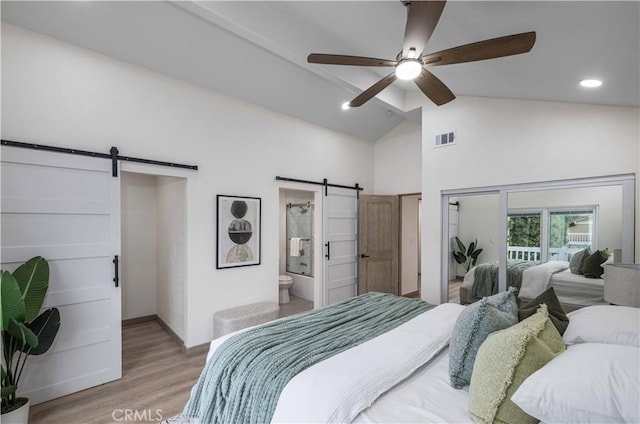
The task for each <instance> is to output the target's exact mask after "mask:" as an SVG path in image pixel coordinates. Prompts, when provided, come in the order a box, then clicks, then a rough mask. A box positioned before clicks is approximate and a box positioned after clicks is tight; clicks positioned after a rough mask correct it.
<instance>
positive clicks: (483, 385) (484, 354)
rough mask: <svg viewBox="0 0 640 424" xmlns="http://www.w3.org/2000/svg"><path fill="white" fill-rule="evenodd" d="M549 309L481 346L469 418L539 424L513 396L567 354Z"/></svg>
mask: <svg viewBox="0 0 640 424" xmlns="http://www.w3.org/2000/svg"><path fill="white" fill-rule="evenodd" d="M565 349H566V348H565V345H564V343H563V341H562V337H560V334H559V333H558V330H556V328H555V327H554V326H553V324H552V323H551V321H550V320H549V313H548V311H547V306H546V305H541V306H540V308H539V309H538V312H536V313H535V314H533V315H532V316H530V317H529V318H527V319H525V320H524V321H522V322H520V323H518V324H516V325H514V326H512V327H509V328H506V329H504V330H500V331H496V332H495V333H492V334H490V335H489V337H487V339H486V340H485V342H484V343H483V344H482V346H480V349H479V350H478V354H477V356H476V362H475V364H474V366H473V374H472V376H471V384H470V385H469V414H470V415H471V418H473V420H474V421H475V422H476V423H496V422H497V423H524V424H527V423H531V424H533V423H538V420H537V419H536V418H534V417H532V416H530V415H527V414H526V413H525V412H524V411H523V410H522V409H520V408H519V407H518V406H517V405H516V404H515V403H513V402H512V401H511V396H512V395H513V394H514V393H515V391H516V390H517V389H518V387H520V385H521V384H522V382H523V381H524V380H525V379H526V378H527V377H529V376H530V375H531V374H533V373H534V372H536V371H537V370H539V369H540V368H542V367H543V366H544V365H545V364H546V363H547V362H549V361H550V360H552V359H553V358H554V357H556V356H557V355H559V354H560V353H562V352H564V350H565Z"/></svg>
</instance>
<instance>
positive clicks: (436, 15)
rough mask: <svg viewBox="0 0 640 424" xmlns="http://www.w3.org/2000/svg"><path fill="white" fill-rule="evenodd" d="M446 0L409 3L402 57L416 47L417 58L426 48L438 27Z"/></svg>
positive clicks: (416, 0)
mask: <svg viewBox="0 0 640 424" xmlns="http://www.w3.org/2000/svg"><path fill="white" fill-rule="evenodd" d="M445 3H446V0H437V1H436V0H433V1H432V0H429V1H421V0H413V1H411V2H409V4H408V5H407V26H406V27H405V30H404V44H403V45H402V57H408V55H409V50H410V49H411V48H414V49H415V56H413V58H415V59H417V58H418V57H420V54H421V53H422V51H423V50H424V46H425V45H426V44H427V41H429V39H430V38H431V34H433V31H434V30H435V29H436V25H437V24H438V20H440V15H442V10H443V9H444V5H445Z"/></svg>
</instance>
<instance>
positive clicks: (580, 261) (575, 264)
mask: <svg viewBox="0 0 640 424" xmlns="http://www.w3.org/2000/svg"><path fill="white" fill-rule="evenodd" d="M590 254H591V251H590V250H589V248H588V247H587V248H586V249H582V250H578V251H577V252H576V253H574V254H573V255H571V259H570V260H569V270H570V271H571V273H572V274H580V275H581V274H582V272H583V266H584V259H585V258H586V257H587V256H589V255H590Z"/></svg>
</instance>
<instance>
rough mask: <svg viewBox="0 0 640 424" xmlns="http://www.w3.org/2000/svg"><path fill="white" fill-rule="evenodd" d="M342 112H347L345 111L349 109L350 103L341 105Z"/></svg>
mask: <svg viewBox="0 0 640 424" xmlns="http://www.w3.org/2000/svg"><path fill="white" fill-rule="evenodd" d="M341 107H342V110H347V109H351V104H350V102H344V103H342V106H341Z"/></svg>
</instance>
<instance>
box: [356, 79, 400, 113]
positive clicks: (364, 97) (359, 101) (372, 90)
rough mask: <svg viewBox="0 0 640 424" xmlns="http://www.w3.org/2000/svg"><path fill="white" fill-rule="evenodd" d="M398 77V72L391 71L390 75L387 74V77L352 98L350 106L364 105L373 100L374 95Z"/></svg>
mask: <svg viewBox="0 0 640 424" xmlns="http://www.w3.org/2000/svg"><path fill="white" fill-rule="evenodd" d="M396 79H398V77H396V73H395V72H392V73H390V74H389V75H387V76H386V77H384V78H382V79H381V80H380V81H378V82H377V83H375V84H373V85H372V86H371V87H369V88H367V89H366V90H364V91H363V92H362V93H361V94H360V95H359V96H358V97H356V98H355V99H353V100H351V101H350V102H349V107H358V106H362V105H363V104H365V103H366V102H368V101H369V100H371V99H372V98H373V97H375V95H376V94H378V93H379V92H381V91H382V90H384V89H385V88H387V87H388V86H389V85H390V84H391V83H392V82H394V81H395V80H396Z"/></svg>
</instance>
